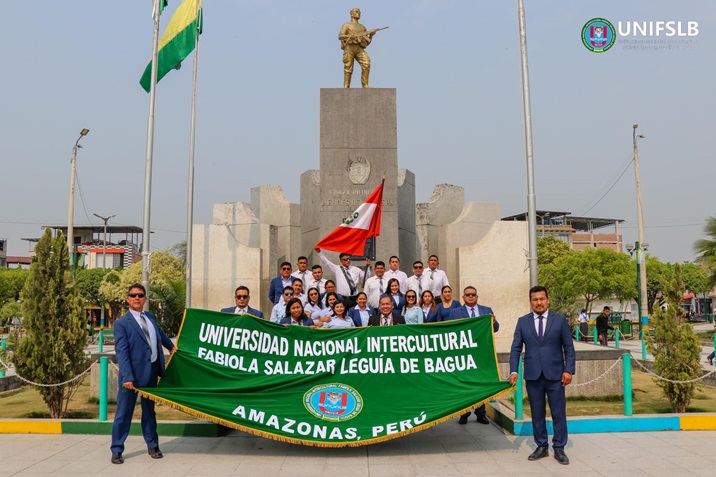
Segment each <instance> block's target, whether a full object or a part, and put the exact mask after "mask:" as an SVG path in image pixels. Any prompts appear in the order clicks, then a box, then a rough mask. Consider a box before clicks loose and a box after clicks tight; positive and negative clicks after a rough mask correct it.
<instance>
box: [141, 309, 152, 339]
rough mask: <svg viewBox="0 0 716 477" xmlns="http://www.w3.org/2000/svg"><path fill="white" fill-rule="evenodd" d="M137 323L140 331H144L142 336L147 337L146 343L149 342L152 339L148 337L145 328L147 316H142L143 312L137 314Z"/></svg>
mask: <svg viewBox="0 0 716 477" xmlns="http://www.w3.org/2000/svg"><path fill="white" fill-rule="evenodd" d="M139 325H140V326H141V327H142V331H143V332H144V337H145V338H146V339H147V343H148V344H151V343H152V339H151V338H150V337H149V328H147V318H146V317H145V316H144V313H140V314H139Z"/></svg>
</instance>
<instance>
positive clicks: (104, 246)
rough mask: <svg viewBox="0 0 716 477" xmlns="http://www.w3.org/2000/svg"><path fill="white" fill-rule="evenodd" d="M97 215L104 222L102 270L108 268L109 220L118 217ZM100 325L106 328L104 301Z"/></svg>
mask: <svg viewBox="0 0 716 477" xmlns="http://www.w3.org/2000/svg"><path fill="white" fill-rule="evenodd" d="M92 215H94V216H95V217H98V218H100V219H101V220H102V221H103V222H104V240H103V244H102V270H105V271H106V270H107V222H109V219H111V218H112V217H116V216H115V215H110V216H109V217H102V216H101V215H99V214H92ZM99 327H100V329H101V328H104V303H102V309H101V311H100V316H99Z"/></svg>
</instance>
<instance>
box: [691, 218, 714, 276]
mask: <svg viewBox="0 0 716 477" xmlns="http://www.w3.org/2000/svg"><path fill="white" fill-rule="evenodd" d="M704 233H705V234H706V235H708V237H709V238H707V239H700V240H697V241H696V243H695V244H694V253H696V254H697V255H698V257H697V258H696V260H697V261H698V262H700V263H703V264H704V265H706V267H707V268H708V270H709V281H708V289H709V290H710V289H712V288H714V287H716V217H709V218H707V219H706V226H705V227H704Z"/></svg>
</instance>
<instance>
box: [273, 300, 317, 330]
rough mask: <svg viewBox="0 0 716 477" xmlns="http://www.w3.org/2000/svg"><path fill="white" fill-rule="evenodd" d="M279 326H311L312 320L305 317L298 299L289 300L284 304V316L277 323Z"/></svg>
mask: <svg viewBox="0 0 716 477" xmlns="http://www.w3.org/2000/svg"><path fill="white" fill-rule="evenodd" d="M279 324H280V325H284V326H290V325H303V326H313V320H312V319H310V318H308V317H307V316H306V313H305V312H304V310H303V303H301V299H300V298H291V299H290V300H288V303H286V316H284V318H283V319H282V320H281V321H280V322H279Z"/></svg>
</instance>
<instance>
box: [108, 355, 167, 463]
mask: <svg viewBox="0 0 716 477" xmlns="http://www.w3.org/2000/svg"><path fill="white" fill-rule="evenodd" d="M160 352H161V350H160ZM159 366H160V364H159V360H158V359H157V360H156V361H155V362H153V363H152V377H151V379H150V380H149V384H147V386H143V387H148V388H154V387H156V386H157V376H159ZM137 396H138V394H137V393H136V392H135V391H130V390H128V389H125V388H123V387H122V383H119V392H118V393H117V412H116V413H115V415H114V423H113V424H112V446H111V447H110V449H111V450H112V452H124V441H125V440H127V436H128V435H129V428H130V427H131V426H132V414H134V406H135V405H136V404H137ZM140 399H141V405H142V434H143V435H144V442H146V443H147V449H151V448H152V447H158V446H159V436H158V435H157V415H156V413H155V412H154V401H151V400H149V399H146V398H140Z"/></svg>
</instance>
